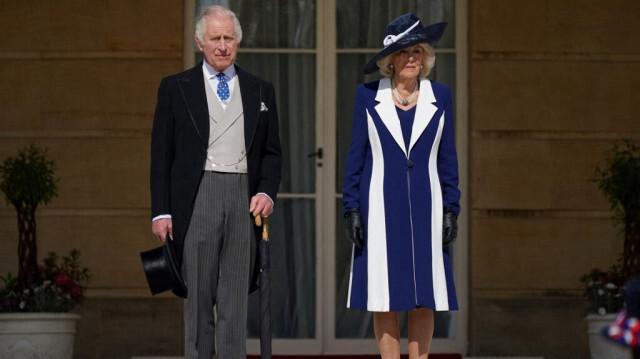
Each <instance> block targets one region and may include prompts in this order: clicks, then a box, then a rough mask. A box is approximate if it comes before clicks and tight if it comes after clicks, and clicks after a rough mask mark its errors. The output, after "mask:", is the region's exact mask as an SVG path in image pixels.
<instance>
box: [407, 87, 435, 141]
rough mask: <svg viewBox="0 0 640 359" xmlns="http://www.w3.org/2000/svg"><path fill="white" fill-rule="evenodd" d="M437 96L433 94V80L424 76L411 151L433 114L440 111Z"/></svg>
mask: <svg viewBox="0 0 640 359" xmlns="http://www.w3.org/2000/svg"><path fill="white" fill-rule="evenodd" d="M435 102H436V96H435V95H434V94H433V87H431V81H429V80H428V79H426V78H424V79H422V80H421V81H420V94H419V95H418V104H417V105H416V106H417V107H416V117H415V118H414V120H413V128H412V129H411V141H409V152H411V149H412V148H413V145H415V143H416V142H417V141H418V138H420V135H422V132H424V130H425V129H426V128H427V126H428V125H429V122H431V119H432V118H433V115H434V114H435V113H436V111H438V108H437V107H436V105H434V103H435Z"/></svg>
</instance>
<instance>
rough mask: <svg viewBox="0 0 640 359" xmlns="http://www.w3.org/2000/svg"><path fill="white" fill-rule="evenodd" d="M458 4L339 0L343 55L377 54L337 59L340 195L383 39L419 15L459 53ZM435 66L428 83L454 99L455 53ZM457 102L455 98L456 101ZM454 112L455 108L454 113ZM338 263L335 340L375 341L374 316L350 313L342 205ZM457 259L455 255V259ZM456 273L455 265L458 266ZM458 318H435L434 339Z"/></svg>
mask: <svg viewBox="0 0 640 359" xmlns="http://www.w3.org/2000/svg"><path fill="white" fill-rule="evenodd" d="M454 4H455V1H454V0H429V1H417V0H399V1H394V0H388V1H387V0H337V24H338V35H337V46H338V48H339V49H349V48H373V49H376V50H375V52H371V53H356V54H354V53H339V54H338V55H337V64H338V66H337V71H338V74H337V79H338V83H339V86H340V92H339V95H338V96H336V101H337V120H336V134H337V161H336V166H337V167H336V194H337V197H338V198H339V197H340V196H341V193H342V183H343V180H344V167H345V160H346V155H347V152H348V150H349V144H350V140H351V123H352V118H353V105H354V100H355V90H356V87H357V85H358V84H360V83H363V82H370V81H375V80H378V79H379V78H380V75H379V74H378V73H377V72H376V73H374V74H371V75H366V76H365V75H364V74H363V73H362V69H363V67H364V64H365V63H367V61H369V59H370V58H371V57H373V56H374V55H375V54H376V53H377V51H378V49H381V48H382V39H383V38H384V36H385V28H386V25H387V24H388V23H389V21H391V20H393V19H394V18H396V17H397V16H399V15H402V14H404V13H407V12H413V13H415V14H416V15H417V16H418V17H419V18H420V19H421V21H422V23H423V25H427V24H431V23H435V22H440V21H447V22H448V23H449V24H448V28H447V30H446V32H445V35H444V37H443V38H442V39H441V40H440V42H439V43H438V44H437V46H436V51H437V50H438V49H442V48H446V47H449V48H452V47H454V39H455V23H454V15H455V8H454ZM436 58H437V60H436V66H435V68H434V69H433V70H432V72H431V74H430V75H429V78H430V79H431V80H434V81H438V82H441V83H444V84H446V85H447V86H449V87H450V88H451V90H452V93H453V94H455V53H446V54H445V53H437V54H436ZM454 101H455V98H454ZM454 108H455V107H454ZM336 217H337V218H336V223H337V228H336V233H335V236H336V258H335V261H336V262H335V267H336V273H335V280H336V298H335V301H336V302H335V306H336V313H335V334H336V338H373V337H374V334H373V318H372V315H371V313H368V312H364V311H358V310H350V309H347V308H346V303H347V295H348V290H349V275H350V273H349V272H350V269H351V250H352V246H351V243H350V242H349V240H348V239H347V237H346V235H345V231H344V223H345V222H344V219H343V218H342V200H341V199H338V200H337V202H336ZM452 258H453V255H452ZM454 270H455V265H454ZM455 313H456V312H437V313H435V332H434V337H435V338H447V337H452V336H454V335H455V327H454V322H455V321H454V318H455V315H456V314H455ZM399 321H400V330H401V334H402V336H403V337H406V335H407V316H406V313H401V314H400V316H399Z"/></svg>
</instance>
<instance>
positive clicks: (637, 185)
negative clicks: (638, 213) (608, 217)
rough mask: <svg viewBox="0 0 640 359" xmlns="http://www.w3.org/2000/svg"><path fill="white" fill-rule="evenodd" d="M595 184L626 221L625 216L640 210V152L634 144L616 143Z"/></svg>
mask: <svg viewBox="0 0 640 359" xmlns="http://www.w3.org/2000/svg"><path fill="white" fill-rule="evenodd" d="M594 181H595V182H596V183H597V184H598V188H599V189H600V191H602V193H603V194H604V196H605V197H606V198H607V200H608V201H609V204H610V205H611V209H612V210H614V211H615V212H616V214H617V215H618V216H619V217H620V218H621V219H623V220H624V215H625V213H627V212H629V211H633V210H638V209H640V149H639V148H638V146H637V145H636V144H635V143H633V142H632V141H631V140H629V139H626V140H623V141H622V143H620V142H616V143H614V145H613V148H612V149H611V150H610V151H608V152H607V154H606V159H605V163H604V166H603V167H598V168H597V169H596V177H595V178H594Z"/></svg>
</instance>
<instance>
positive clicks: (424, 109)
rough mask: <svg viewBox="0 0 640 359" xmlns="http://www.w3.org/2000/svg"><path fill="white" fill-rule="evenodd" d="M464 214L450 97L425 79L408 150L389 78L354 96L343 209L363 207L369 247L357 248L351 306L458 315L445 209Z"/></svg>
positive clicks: (444, 88)
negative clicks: (444, 226) (444, 227)
mask: <svg viewBox="0 0 640 359" xmlns="http://www.w3.org/2000/svg"><path fill="white" fill-rule="evenodd" d="M445 207H449V208H451V209H453V211H454V212H455V213H456V215H457V214H458V213H459V212H460V190H459V189H458V161H457V156H456V149H455V141H454V121H453V109H452V100H451V91H450V90H449V88H448V87H447V86H445V85H443V84H440V83H437V82H432V81H430V80H428V79H426V78H425V79H422V80H421V81H420V93H419V97H418V102H417V107H416V112H415V118H414V123H413V128H412V130H411V140H410V142H409V148H408V150H407V148H406V147H405V141H404V139H403V135H402V129H401V126H400V120H399V118H398V114H397V111H396V107H395V104H394V102H393V99H392V94H391V86H390V80H389V79H387V78H383V79H381V80H380V81H376V82H371V83H368V84H361V85H359V86H358V89H357V92H356V102H355V108H354V119H353V133H352V138H351V146H350V148H349V153H348V155H347V164H346V171H345V181H344V188H343V209H344V210H345V211H346V210H347V209H350V208H359V209H360V213H361V214H362V218H363V221H364V225H365V230H364V237H365V245H364V248H363V249H362V250H359V249H357V248H355V247H354V248H353V254H352V267H351V277H350V283H349V296H348V300H347V307H349V308H354V309H362V310H367V311H375V312H387V311H405V310H411V309H416V308H420V307H424V308H430V309H433V310H437V311H446V310H455V309H458V304H457V300H456V294H455V286H454V283H453V273H452V269H451V262H450V258H449V250H448V249H443V248H442V216H443V208H445Z"/></svg>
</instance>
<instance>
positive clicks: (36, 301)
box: [0, 144, 89, 358]
mask: <svg viewBox="0 0 640 359" xmlns="http://www.w3.org/2000/svg"><path fill="white" fill-rule="evenodd" d="M57 182H58V178H56V177H55V163H54V162H53V161H52V160H50V159H49V158H48V156H47V149H46V148H45V149H40V148H38V147H36V146H35V145H33V144H31V145H29V146H27V147H25V148H23V149H22V150H20V151H19V154H18V156H17V157H15V158H14V157H8V158H6V159H5V160H4V162H2V163H1V164H0V190H1V191H2V192H3V193H4V195H5V197H6V200H7V203H8V204H10V205H12V206H13V207H14V208H15V210H16V213H17V219H18V276H17V277H14V276H13V275H12V274H11V273H9V274H7V275H6V276H4V277H2V276H0V279H1V282H0V353H3V354H7V355H9V357H13V356H20V355H26V356H28V357H40V356H39V355H40V354H41V353H46V354H47V355H49V357H55V358H71V356H72V353H73V335H74V333H75V322H76V320H77V319H79V316H78V315H77V314H70V313H68V312H69V311H70V310H71V309H73V307H74V306H76V305H77V304H80V303H81V302H82V301H83V299H84V290H85V288H86V286H87V281H88V279H89V270H88V269H87V268H85V267H82V266H81V263H80V261H79V255H80V254H79V252H78V251H77V250H75V249H74V250H71V252H70V253H69V255H66V256H63V257H61V258H60V257H58V255H56V254H55V253H53V252H51V253H49V254H48V256H46V258H45V259H44V261H43V263H42V264H40V265H38V248H37V240H36V235H37V231H36V209H37V208H38V206H39V205H44V204H47V203H49V202H50V201H51V200H52V199H53V198H54V197H56V196H57ZM16 325H17V326H18V327H19V329H15V326H16ZM30 331H35V333H31V334H30V336H28V337H25V336H24V335H23V334H28V333H27V332H30Z"/></svg>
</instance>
